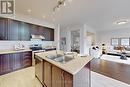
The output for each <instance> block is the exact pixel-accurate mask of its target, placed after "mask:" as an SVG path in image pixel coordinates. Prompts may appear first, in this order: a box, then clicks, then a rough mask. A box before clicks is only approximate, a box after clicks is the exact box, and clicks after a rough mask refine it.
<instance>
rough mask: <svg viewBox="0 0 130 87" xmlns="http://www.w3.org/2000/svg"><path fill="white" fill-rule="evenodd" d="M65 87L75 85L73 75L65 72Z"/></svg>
mask: <svg viewBox="0 0 130 87" xmlns="http://www.w3.org/2000/svg"><path fill="white" fill-rule="evenodd" d="M64 87H73V76H72V75H71V74H69V73H67V72H64Z"/></svg>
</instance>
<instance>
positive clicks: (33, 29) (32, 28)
mask: <svg viewBox="0 0 130 87" xmlns="http://www.w3.org/2000/svg"><path fill="white" fill-rule="evenodd" d="M30 33H31V35H32V34H33V35H38V26H37V25H33V24H30Z"/></svg>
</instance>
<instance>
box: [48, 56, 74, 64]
mask: <svg viewBox="0 0 130 87" xmlns="http://www.w3.org/2000/svg"><path fill="white" fill-rule="evenodd" d="M47 58H49V59H51V60H54V61H56V62H60V63H66V62H69V61H71V60H73V59H74V58H72V57H68V56H64V55H55V56H54V55H49V56H47Z"/></svg>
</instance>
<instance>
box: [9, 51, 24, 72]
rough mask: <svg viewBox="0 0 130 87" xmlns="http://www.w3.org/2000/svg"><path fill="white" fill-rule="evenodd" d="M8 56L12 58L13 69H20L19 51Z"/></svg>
mask: <svg viewBox="0 0 130 87" xmlns="http://www.w3.org/2000/svg"><path fill="white" fill-rule="evenodd" d="M10 56H11V58H12V63H13V70H18V69H21V68H22V58H21V53H15V54H10Z"/></svg>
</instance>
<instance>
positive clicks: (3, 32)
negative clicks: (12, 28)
mask: <svg viewBox="0 0 130 87" xmlns="http://www.w3.org/2000/svg"><path fill="white" fill-rule="evenodd" d="M0 40H7V19H5V18H0Z"/></svg>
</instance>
